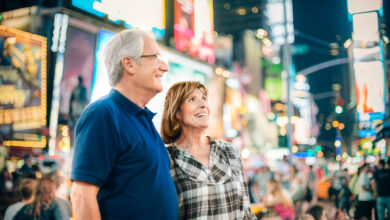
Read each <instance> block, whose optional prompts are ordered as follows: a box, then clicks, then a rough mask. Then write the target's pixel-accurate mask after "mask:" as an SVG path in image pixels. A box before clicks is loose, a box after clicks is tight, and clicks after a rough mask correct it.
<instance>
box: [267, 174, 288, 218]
mask: <svg viewBox="0 0 390 220" xmlns="http://www.w3.org/2000/svg"><path fill="white" fill-rule="evenodd" d="M263 202H264V204H265V205H266V206H267V207H270V208H272V209H273V210H274V211H275V212H276V214H277V215H278V216H279V217H281V218H282V219H284V220H286V219H288V220H292V219H294V218H295V212H294V205H293V201H292V199H291V196H290V195H289V193H288V192H287V190H286V189H284V188H283V187H282V185H281V184H280V183H279V182H278V181H277V180H275V179H270V181H269V182H268V185H267V192H266V194H265V196H264V200H263Z"/></svg>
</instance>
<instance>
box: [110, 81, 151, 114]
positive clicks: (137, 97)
mask: <svg viewBox="0 0 390 220" xmlns="http://www.w3.org/2000/svg"><path fill="white" fill-rule="evenodd" d="M114 89H115V90H116V91H118V92H119V93H121V94H122V95H123V96H125V97H126V98H127V99H129V100H130V101H132V102H133V103H135V104H136V105H138V106H139V107H141V108H143V109H144V108H145V107H146V104H148V102H149V101H150V100H151V99H152V98H153V97H154V96H155V95H156V94H155V93H151V92H146V91H144V90H141V89H137V88H134V87H133V88H131V87H130V88H125V87H123V86H120V85H116V86H114Z"/></svg>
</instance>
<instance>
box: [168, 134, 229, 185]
mask: <svg viewBox="0 0 390 220" xmlns="http://www.w3.org/2000/svg"><path fill="white" fill-rule="evenodd" d="M209 139H210V162H209V167H208V168H207V167H205V166H204V165H203V164H202V163H200V162H198V161H197V160H196V159H195V158H194V157H193V156H192V155H191V154H190V153H188V152H187V151H186V150H183V149H181V148H179V147H178V146H177V145H175V144H172V145H171V146H172V148H171V149H172V152H173V155H174V157H175V158H176V163H177V164H178V166H179V167H180V169H181V170H183V172H184V173H186V174H187V176H188V177H189V178H190V179H192V180H194V181H199V182H209V183H214V184H217V183H223V182H226V181H227V180H228V179H230V178H231V177H232V170H231V168H230V164H229V161H228V160H226V159H225V158H224V157H221V155H219V154H218V152H221V149H219V148H220V147H221V146H220V145H219V144H218V143H217V142H216V141H215V140H213V139H212V138H210V137H209Z"/></svg>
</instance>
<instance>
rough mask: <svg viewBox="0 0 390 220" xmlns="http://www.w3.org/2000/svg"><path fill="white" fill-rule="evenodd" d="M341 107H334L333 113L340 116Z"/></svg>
mask: <svg viewBox="0 0 390 220" xmlns="http://www.w3.org/2000/svg"><path fill="white" fill-rule="evenodd" d="M343 110H344V109H343V107H341V106H339V105H338V106H336V108H334V111H335V112H336V113H337V114H341V113H343Z"/></svg>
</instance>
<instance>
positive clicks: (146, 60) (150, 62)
mask: <svg viewBox="0 0 390 220" xmlns="http://www.w3.org/2000/svg"><path fill="white" fill-rule="evenodd" d="M157 54H159V55H160V48H159V47H158V45H157V42H156V41H155V40H154V39H153V38H151V37H149V36H146V37H144V50H143V53H142V55H157ZM168 70H169V69H168V64H167V63H166V62H165V61H163V62H159V60H158V59H157V57H156V56H148V57H141V58H140V61H139V62H138V63H137V64H136V66H135V75H134V80H135V81H134V82H135V84H136V86H137V87H138V88H141V89H143V90H144V91H149V92H153V93H159V92H161V91H162V90H163V85H162V77H163V75H164V73H165V72H168Z"/></svg>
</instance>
